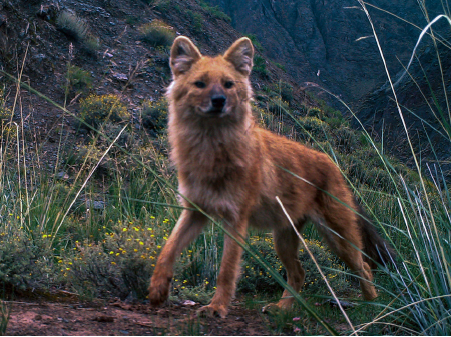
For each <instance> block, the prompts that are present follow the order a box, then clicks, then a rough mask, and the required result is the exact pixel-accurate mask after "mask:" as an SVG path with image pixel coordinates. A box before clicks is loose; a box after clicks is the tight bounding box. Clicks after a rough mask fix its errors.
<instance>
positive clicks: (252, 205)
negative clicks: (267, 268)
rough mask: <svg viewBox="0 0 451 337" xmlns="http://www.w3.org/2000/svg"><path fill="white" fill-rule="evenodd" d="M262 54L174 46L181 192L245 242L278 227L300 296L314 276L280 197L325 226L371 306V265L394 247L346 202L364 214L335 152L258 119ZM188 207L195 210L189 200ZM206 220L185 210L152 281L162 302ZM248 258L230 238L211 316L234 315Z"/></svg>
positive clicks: (238, 48)
mask: <svg viewBox="0 0 451 337" xmlns="http://www.w3.org/2000/svg"><path fill="white" fill-rule="evenodd" d="M253 56H254V48H253V46H252V43H251V41H250V40H249V39H248V38H241V39H239V40H237V41H236V42H235V43H234V44H233V45H232V46H231V47H230V48H229V49H228V50H227V51H226V52H225V54H224V55H220V56H216V57H214V58H211V57H206V56H202V55H201V54H200V52H199V50H198V49H197V48H196V47H195V46H194V44H193V43H192V42H191V41H190V40H189V39H188V38H186V37H183V36H180V37H178V38H177V39H176V40H175V41H174V44H173V46H172V49H171V57H170V66H171V69H172V74H173V82H172V83H171V85H170V86H169V88H168V91H167V99H168V101H169V141H170V144H171V148H172V151H171V159H172V161H173V162H174V163H175V165H176V167H177V170H178V179H179V191H180V193H181V194H182V195H183V196H185V197H186V198H187V199H188V200H190V201H192V202H193V203H195V204H196V205H198V206H199V207H200V208H201V209H202V210H203V211H205V212H206V213H207V214H211V215H214V216H217V217H221V218H223V219H224V220H225V222H226V223H227V224H228V226H230V227H228V229H229V231H231V232H232V233H234V234H235V236H236V238H237V239H238V240H241V241H242V240H243V238H244V237H245V236H246V233H247V228H248V226H249V225H252V226H255V227H258V228H268V229H271V230H272V231H273V236H274V243H275V248H276V251H277V254H278V255H279V257H280V259H281V261H282V262H283V264H284V266H285V268H286V270H287V274H288V284H289V285H291V286H292V287H293V288H294V289H295V290H296V291H299V290H300V289H301V287H302V286H303V283H304V278H305V272H304V269H303V268H302V266H301V264H300V262H299V259H298V253H299V238H298V237H297V236H296V234H295V231H294V229H293V228H292V227H291V225H290V223H289V221H288V219H287V217H286V216H285V215H284V213H283V211H282V208H281V207H280V205H279V204H278V202H277V200H276V196H278V197H279V198H280V199H281V201H282V203H283V205H284V206H285V208H286V210H287V212H288V213H289V215H290V217H291V218H292V219H293V221H294V222H295V224H296V226H297V229H298V230H301V229H302V227H303V226H304V224H305V222H306V221H308V220H311V221H313V222H314V223H316V224H317V225H318V226H317V227H318V229H320V231H321V232H322V234H323V236H324V239H325V240H326V241H327V242H328V244H329V246H330V248H331V249H332V250H333V251H334V252H335V253H336V254H337V255H338V256H339V257H340V258H341V259H342V260H343V261H344V262H345V263H346V264H347V265H348V266H349V268H351V269H352V270H353V271H354V272H355V273H356V274H357V275H358V276H360V278H361V281H360V286H361V289H362V292H363V296H364V297H365V299H367V300H371V299H373V298H375V297H376V296H377V294H376V289H375V287H374V285H373V284H372V279H373V276H372V273H371V268H370V267H375V266H376V264H375V263H374V261H378V262H381V257H380V254H379V253H378V249H377V248H376V247H380V248H384V247H385V242H384V241H383V240H382V239H381V238H380V237H379V236H378V235H377V233H376V231H375V230H374V228H373V227H372V225H371V224H370V223H369V222H367V221H365V220H362V219H361V218H360V217H359V216H358V215H356V214H355V212H354V211H353V210H351V209H350V208H348V207H346V206H344V205H343V204H342V203H344V204H346V205H349V206H350V207H351V208H353V209H354V210H356V211H357V212H359V213H361V212H363V211H362V209H361V208H360V207H359V206H358V205H357V203H356V202H355V199H354V196H353V195H352V193H351V191H350V190H349V188H348V187H347V185H346V183H345V180H344V178H343V177H342V175H341V173H340V171H339V169H338V168H337V167H336V166H335V164H334V163H333V162H332V161H331V160H330V159H329V158H328V156H327V155H325V154H323V153H319V152H317V151H314V150H312V149H309V148H307V147H305V146H303V145H301V144H299V143H296V142H294V141H290V140H288V139H286V138H284V137H281V136H278V135H276V134H273V133H271V132H269V131H267V130H264V129H262V128H260V127H258V125H257V124H256V123H255V120H254V117H253V116H252V112H251V104H250V103H251V99H252V89H251V85H250V82H249V75H250V73H251V70H252V66H253ZM281 168H284V169H285V170H284V169H281ZM287 171H289V172H287ZM290 172H292V173H294V174H295V175H297V176H299V177H302V178H304V179H305V180H307V181H309V182H310V183H311V184H309V183H306V182H305V181H303V180H301V179H299V178H298V177H296V176H294V175H293V174H291V173H290ZM323 191H327V192H328V194H330V195H333V196H334V197H336V198H338V199H339V200H341V202H342V203H340V202H338V201H337V200H335V199H334V198H332V197H331V196H330V195H328V194H327V193H324V192H323ZM183 204H184V206H186V207H190V204H189V203H188V202H187V201H185V200H184V201H183ZM206 222H207V218H206V217H205V216H204V215H202V214H201V213H200V212H197V211H191V210H184V211H183V212H182V214H181V216H180V218H179V220H178V222H177V224H176V226H175V228H174V230H173V231H172V234H171V235H170V237H169V239H168V241H167V242H166V245H165V246H164V248H163V250H162V252H161V254H160V257H159V259H158V263H157V265H156V267H155V271H154V273H153V276H152V279H151V282H150V287H149V291H150V295H149V298H150V302H151V304H152V305H159V304H161V303H163V302H164V301H165V300H166V299H167V297H168V295H169V286H170V282H171V279H172V275H173V265H174V261H175V259H176V258H177V257H178V256H180V253H181V251H182V250H183V249H184V248H185V247H186V246H187V245H188V244H189V243H190V242H191V241H192V240H193V239H194V238H196V237H197V235H199V233H200V232H201V231H202V228H203V227H204V226H205V224H206ZM329 229H331V230H329ZM335 233H337V234H338V235H337V234H335ZM355 247H358V248H359V249H360V250H361V251H364V252H365V253H366V254H367V256H364V255H363V254H362V253H361V251H360V250H358V249H356V248H355ZM241 253H242V249H241V248H240V246H239V245H238V244H237V243H236V242H235V241H234V240H233V239H231V238H230V237H228V236H227V235H226V236H225V238H224V253H223V257H222V262H221V269H220V272H219V276H218V280H217V291H216V293H215V295H214V297H213V299H212V301H211V303H210V304H209V305H207V306H205V307H203V308H201V309H200V310H201V311H203V312H206V313H207V314H210V315H212V314H216V315H220V316H221V317H225V316H226V315H227V307H228V305H229V303H230V300H231V298H232V296H233V294H234V291H235V284H236V279H237V276H238V273H239V263H240V258H241ZM381 254H382V255H383V258H385V260H386V261H387V260H388V255H387V254H388V253H387V251H386V250H385V249H381ZM283 297H284V298H282V299H281V300H280V301H279V302H278V303H277V304H276V305H277V306H278V307H281V308H289V307H291V305H292V304H293V298H292V297H291V298H290V294H289V293H288V292H287V291H285V292H284V293H283Z"/></svg>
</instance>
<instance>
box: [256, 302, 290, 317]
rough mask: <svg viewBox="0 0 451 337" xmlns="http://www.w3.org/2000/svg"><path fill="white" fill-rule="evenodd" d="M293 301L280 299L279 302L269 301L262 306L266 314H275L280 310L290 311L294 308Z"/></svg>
mask: <svg viewBox="0 0 451 337" xmlns="http://www.w3.org/2000/svg"><path fill="white" fill-rule="evenodd" d="M292 306H293V302H292V301H284V300H280V301H279V302H277V303H269V304H268V305H265V306H264V307H263V308H262V312H263V313H264V314H275V313H277V312H280V311H282V310H283V311H289V310H291V309H292Z"/></svg>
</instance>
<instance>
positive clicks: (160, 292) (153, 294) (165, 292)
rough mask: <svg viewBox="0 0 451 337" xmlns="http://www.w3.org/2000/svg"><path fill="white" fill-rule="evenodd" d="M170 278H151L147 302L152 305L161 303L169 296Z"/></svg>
mask: <svg viewBox="0 0 451 337" xmlns="http://www.w3.org/2000/svg"><path fill="white" fill-rule="evenodd" d="M170 284H171V278H169V279H168V278H156V279H154V278H152V280H151V282H150V287H149V302H150V304H151V305H152V306H159V305H161V304H163V303H164V302H165V301H166V300H167V298H168V296H169V286H170Z"/></svg>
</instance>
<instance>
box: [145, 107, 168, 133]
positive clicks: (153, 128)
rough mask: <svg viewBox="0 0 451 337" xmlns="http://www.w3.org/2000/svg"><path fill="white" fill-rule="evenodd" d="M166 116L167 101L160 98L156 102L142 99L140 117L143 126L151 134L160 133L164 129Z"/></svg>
mask: <svg viewBox="0 0 451 337" xmlns="http://www.w3.org/2000/svg"><path fill="white" fill-rule="evenodd" d="M167 117H168V102H167V101H166V99H164V98H161V99H159V100H158V101H156V102H152V101H148V100H146V101H144V102H143V105H142V112H141V118H142V123H143V126H144V128H146V129H147V130H148V131H149V132H150V133H151V135H152V136H154V137H155V136H156V135H157V134H162V133H164V132H165V130H166V125H167Z"/></svg>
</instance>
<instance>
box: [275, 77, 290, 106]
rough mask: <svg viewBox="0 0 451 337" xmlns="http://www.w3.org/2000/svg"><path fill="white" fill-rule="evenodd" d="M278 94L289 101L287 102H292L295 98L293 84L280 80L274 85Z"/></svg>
mask: <svg viewBox="0 0 451 337" xmlns="http://www.w3.org/2000/svg"><path fill="white" fill-rule="evenodd" d="M273 90H274V91H275V92H276V93H277V94H278V95H280V97H281V98H282V100H284V101H287V102H291V101H292V100H293V98H294V94H293V92H294V89H293V86H292V85H291V84H290V83H287V82H284V81H280V82H278V83H277V84H275V85H274V89H273Z"/></svg>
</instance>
